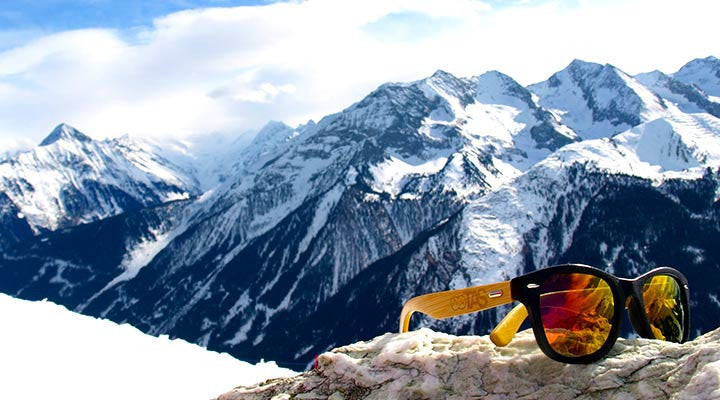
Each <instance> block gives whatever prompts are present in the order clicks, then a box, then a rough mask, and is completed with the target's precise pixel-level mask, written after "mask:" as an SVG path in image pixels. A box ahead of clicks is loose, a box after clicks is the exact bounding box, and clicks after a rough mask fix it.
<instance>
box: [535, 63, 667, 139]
mask: <svg viewBox="0 0 720 400" xmlns="http://www.w3.org/2000/svg"><path fill="white" fill-rule="evenodd" d="M528 89H530V90H531V91H532V92H533V93H535V94H536V95H537V96H538V97H539V98H540V105H541V106H543V107H545V108H547V109H549V110H551V111H553V112H555V113H557V114H558V115H559V116H560V120H561V121H562V123H563V124H565V125H567V126H569V127H570V128H572V129H573V130H574V131H575V132H577V133H578V135H580V136H581V137H582V138H583V139H597V138H601V137H609V136H612V135H614V134H616V133H620V132H622V131H624V130H627V129H629V128H631V127H633V126H635V125H638V124H640V123H642V122H647V121H651V120H653V119H656V118H660V117H663V116H665V115H666V114H667V105H666V104H665V102H664V101H663V99H662V98H660V97H659V96H658V95H657V94H656V93H654V92H652V91H651V90H650V89H648V88H647V87H645V86H643V85H642V84H641V83H640V82H638V81H637V80H636V79H635V78H633V77H631V76H630V75H628V74H626V73H624V72H623V71H621V70H620V69H618V68H616V67H614V66H612V65H609V64H606V65H600V64H596V63H590V62H585V61H581V60H574V61H573V62H572V63H570V65H568V66H567V68H565V69H564V70H562V71H559V72H557V73H555V74H553V75H552V76H551V77H550V78H549V79H548V80H547V81H544V82H540V83H536V84H534V85H530V86H529V87H528Z"/></svg>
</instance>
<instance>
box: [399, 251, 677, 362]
mask: <svg viewBox="0 0 720 400" xmlns="http://www.w3.org/2000/svg"><path fill="white" fill-rule="evenodd" d="M689 298H690V291H689V289H688V282H687V279H686V278H685V277H684V276H683V275H682V274H681V273H680V272H679V271H678V270H676V269H674V268H668V267H663V268H657V269H654V270H652V271H650V272H648V273H646V274H643V275H641V276H640V277H638V278H635V279H625V278H618V277H615V276H613V275H611V274H609V273H607V272H605V271H603V270H600V269H597V268H593V267H590V266H587V265H580V264H566V265H558V266H554V267H549V268H545V269H540V270H537V271H533V272H530V273H528V274H525V275H522V276H518V277H517V278H514V279H512V280H510V281H505V282H500V283H493V284H489V285H482V286H475V287H470V288H466V289H458V290H448V291H445V292H437V293H428V294H425V295H422V296H418V297H413V298H412V299H410V300H408V301H407V302H406V303H405V305H404V306H403V309H402V313H401V314H400V333H403V332H407V331H408V328H409V325H410V317H411V316H412V314H413V313H414V312H420V313H423V314H426V315H429V316H430V317H433V318H438V319H442V318H448V317H454V316H458V315H463V314H468V313H473V312H477V311H482V310H487V309H490V308H493V307H497V306H500V305H503V304H509V303H512V302H513V301H515V300H516V301H519V302H520V304H518V305H517V306H515V308H513V309H512V310H511V311H510V312H509V313H508V314H507V315H506V316H505V318H503V319H502V321H500V323H498V325H497V326H496V327H495V329H493V331H492V333H491V334H490V340H492V342H493V343H495V345H497V346H505V345H507V344H508V343H510V341H511V340H512V338H513V337H514V336H515V333H517V331H518V329H520V325H521V324H522V323H523V321H524V320H525V318H527V317H528V316H529V317H530V323H531V326H532V329H533V332H534V334H535V339H536V340H537V342H538V345H539V346H540V349H541V350H542V351H543V353H545V354H546V355H547V356H548V357H550V358H552V359H553V360H556V361H560V362H565V363H571V364H583V363H589V362H593V361H596V360H598V359H600V358H602V357H603V356H605V355H606V354H607V353H608V352H609V351H610V349H611V348H612V346H613V345H614V344H615V341H616V340H617V337H618V335H619V332H620V323H621V321H622V314H623V308H625V309H627V310H628V315H629V317H630V322H631V324H632V326H633V328H634V329H635V331H636V332H637V333H638V334H639V335H640V336H642V337H644V338H650V339H661V340H666V341H670V342H676V343H682V342H684V341H686V340H687V339H688V332H689V330H690V308H689V301H688V300H689Z"/></svg>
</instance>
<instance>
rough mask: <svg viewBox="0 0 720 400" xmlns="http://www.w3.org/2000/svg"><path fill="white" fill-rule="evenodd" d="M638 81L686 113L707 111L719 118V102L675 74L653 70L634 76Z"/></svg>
mask: <svg viewBox="0 0 720 400" xmlns="http://www.w3.org/2000/svg"><path fill="white" fill-rule="evenodd" d="M635 79H637V80H638V82H640V83H642V84H643V85H645V86H646V87H648V88H650V89H651V90H653V91H654V92H655V93H657V94H658V95H660V96H661V97H662V98H663V99H665V100H666V102H670V103H672V104H673V105H675V106H676V107H678V108H679V109H680V110H681V111H682V112H686V113H708V114H711V115H714V116H715V117H719V118H720V102H718V101H713V100H718V99H713V98H711V96H708V95H707V93H705V92H703V91H702V90H701V89H699V88H698V86H696V85H695V84H693V83H686V82H683V81H681V80H680V79H678V78H676V77H675V76H671V75H667V74H665V73H663V72H661V71H658V70H655V71H651V72H646V73H642V74H638V75H636V76H635Z"/></svg>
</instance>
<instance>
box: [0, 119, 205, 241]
mask: <svg viewBox="0 0 720 400" xmlns="http://www.w3.org/2000/svg"><path fill="white" fill-rule="evenodd" d="M158 153H159V151H158V150H157V149H155V148H153V147H151V146H150V145H149V144H148V143H145V142H140V141H136V140H132V139H129V138H121V139H115V140H109V141H103V142H99V141H95V140H92V139H91V138H89V137H88V136H86V135H84V134H82V133H81V132H79V131H77V130H75V129H74V128H72V127H70V126H68V125H65V124H61V125H59V126H58V127H57V128H55V130H53V132H52V133H51V134H50V135H49V136H48V137H47V138H45V140H43V142H42V143H41V145H40V146H39V147H37V148H35V149H33V150H31V151H29V152H24V153H20V154H18V155H16V156H15V157H12V158H10V159H8V160H6V161H4V162H2V163H0V202H1V203H0V205H1V206H2V208H1V209H0V212H2V219H3V220H4V221H7V223H6V224H3V225H2V229H3V233H4V234H3V238H6V239H11V240H12V238H15V239H16V240H20V239H24V238H27V237H28V236H29V234H35V235H36V234H40V233H43V232H47V231H52V230H56V229H59V228H63V227H68V226H74V225H78V224H83V223H88V222H92V221H96V220H99V219H103V218H106V217H108V216H112V215H117V214H119V213H122V212H124V211H129V210H135V209H140V208H143V207H147V206H153V205H157V204H160V203H164V202H168V201H174V200H180V199H187V198H189V197H190V196H193V195H197V194H198V185H197V182H196V181H195V179H194V178H193V177H192V176H191V175H190V174H188V173H186V171H184V170H183V169H182V168H180V167H178V166H177V165H174V164H172V163H171V162H169V161H167V160H166V159H164V158H162V157H161V156H160V155H159V154H158ZM2 242H5V240H2ZM2 244H3V243H1V242H0V245H2Z"/></svg>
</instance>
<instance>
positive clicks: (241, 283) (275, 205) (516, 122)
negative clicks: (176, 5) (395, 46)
mask: <svg viewBox="0 0 720 400" xmlns="http://www.w3.org/2000/svg"><path fill="white" fill-rule="evenodd" d="M698 68H699V67H698ZM693 71H695V72H694V73H699V72H697V71H696V70H693ZM709 71H711V69H709ZM666 77H667V79H665V78H663V76H660V75H658V76H653V77H652V78H653V79H654V80H653V79H650V78H649V75H648V76H645V77H642V76H639V77H637V78H634V77H630V76H629V75H627V74H625V73H624V72H622V71H621V70H619V69H617V68H616V67H613V66H609V65H606V66H602V65H597V64H591V63H584V62H581V61H575V62H573V63H572V64H571V65H570V66H568V68H566V69H565V70H563V71H560V72H558V73H557V74H555V75H553V77H551V78H550V79H549V80H548V81H547V82H543V83H540V84H537V85H533V86H531V87H529V88H524V87H522V86H520V85H519V84H517V83H516V82H515V81H514V80H512V78H510V77H508V76H506V75H503V74H501V73H499V72H488V73H486V74H483V75H480V76H477V77H473V78H469V79H464V78H456V77H454V76H452V75H450V74H448V73H445V72H442V71H439V72H437V73H436V74H434V75H433V76H431V77H429V78H427V79H424V80H421V81H417V82H412V83H392V84H385V85H383V86H381V87H379V88H378V89H377V90H375V91H374V92H372V93H371V94H369V95H368V96H367V97H366V98H365V99H363V100H361V101H360V102H358V103H356V104H354V105H352V106H350V107H348V108H347V109H345V110H343V111H342V112H340V113H337V114H334V115H330V116H327V117H325V118H323V119H322V120H321V121H319V122H318V123H317V124H315V123H311V124H308V125H305V126H302V127H299V128H297V129H292V128H290V127H287V126H285V125H283V124H281V123H276V122H273V123H270V124H268V126H267V127H266V128H264V129H263V130H262V131H261V132H260V133H259V134H258V136H257V137H256V139H255V141H254V142H252V143H250V144H249V145H248V146H247V147H246V148H245V149H244V150H242V151H239V152H237V153H236V155H235V156H234V157H233V156H229V155H224V156H223V157H220V156H218V158H222V159H223V160H225V159H228V160H230V159H231V160H232V161H230V162H229V164H228V165H227V167H226V168H222V170H223V171H224V172H223V176H222V177H221V178H215V179H214V180H213V182H220V183H219V184H217V185H216V186H213V188H212V189H211V190H208V191H206V192H203V191H202V188H204V187H207V186H208V184H207V182H206V181H204V180H203V179H204V178H203V177H202V176H200V175H202V174H200V173H199V172H198V171H201V170H203V168H201V167H200V166H196V165H192V164H186V163H184V162H180V161H178V159H176V158H173V157H170V156H167V154H168V153H167V152H166V151H164V150H163V149H162V148H159V147H157V146H155V145H150V144H147V143H138V142H133V141H132V140H130V139H128V138H124V139H122V140H116V141H105V142H96V141H93V140H92V139H90V138H89V137H87V136H85V135H83V134H81V133H79V132H78V131H76V130H74V129H72V128H70V127H68V126H64V125H63V126H60V127H58V128H57V129H56V130H55V131H54V132H53V133H52V134H51V135H50V136H49V137H48V139H46V140H45V141H44V142H43V146H41V147H38V148H37V149H34V150H33V151H32V152H28V153H23V154H20V155H17V156H15V157H14V158H11V159H10V160H8V161H4V162H3V163H0V179H1V180H0V183H2V184H3V185H4V186H0V189H2V190H0V220H1V221H2V223H3V224H2V226H0V230H2V234H3V235H2V237H3V239H2V241H0V244H1V245H2V246H3V247H2V248H3V251H2V253H1V255H0V291H3V292H5V293H9V294H12V295H14V296H18V297H23V298H29V299H42V298H48V299H51V300H53V301H55V302H58V303H61V304H65V305H67V306H68V307H70V308H72V309H74V310H76V311H80V312H83V313H86V314H90V315H95V316H102V317H106V318H110V319H112V320H115V321H118V322H129V323H131V324H133V325H135V326H137V327H139V328H140V329H142V330H144V331H146V332H150V333H152V334H156V335H159V334H169V335H171V336H173V337H182V338H184V339H187V340H189V341H193V342H195V343H199V344H202V345H204V346H207V347H209V348H210V349H214V350H222V351H227V352H230V353H231V354H234V355H235V356H237V357H240V358H243V359H249V360H254V359H259V358H268V359H274V360H278V361H280V362H281V363H286V364H287V365H294V364H293V363H299V365H303V366H304V365H305V364H306V363H307V362H308V361H309V360H311V359H312V357H313V355H315V354H317V353H318V352H321V351H323V350H325V349H327V348H329V347H331V346H333V345H338V344H343V343H347V342H350V341H354V340H359V339H364V338H369V337H372V336H374V335H376V334H379V333H382V332H385V331H394V330H396V329H397V318H398V314H399V311H400V308H401V307H402V303H403V302H404V301H405V300H407V299H408V298H410V297H412V296H415V295H419V294H422V293H426V292H430V291H437V290H446V289H451V288H461V287H466V286H470V285H476V284H481V283H490V282H494V281H501V280H506V279H510V278H512V277H513V276H516V275H517V274H520V273H523V272H526V271H530V270H533V269H536V268H541V267H544V266H547V265H552V264H557V263H564V262H579V263H586V264H591V265H595V266H597V267H600V268H603V269H606V270H610V271H613V272H614V273H616V274H617V275H618V276H633V275H637V274H639V273H642V272H644V271H647V270H649V269H651V268H653V267H655V266H660V265H673V266H676V267H677V268H679V269H680V270H681V271H683V272H684V273H686V274H687V276H688V278H689V279H690V282H691V291H692V293H693V302H694V303H693V306H694V307H695V309H697V312H696V311H693V313H692V317H693V329H694V330H696V331H706V330H709V329H711V328H714V327H717V326H718V325H720V319H717V318H714V317H712V315H720V314H718V313H717V311H718V310H717V308H720V302H718V301H717V298H718V293H717V291H716V289H715V288H714V287H713V286H712V285H710V284H708V283H706V282H707V281H708V280H707V279H702V276H703V275H702V274H718V273H720V271H718V268H720V267H718V265H719V264H718V262H719V261H720V259H719V258H718V257H719V256H720V255H719V254H717V250H716V249H715V247H713V243H717V239H718V238H720V237H719V236H720V214H719V212H720V211H719V208H718V207H719V206H718V193H720V190H719V189H718V167H719V166H720V120H719V119H718V118H717V117H716V116H715V114H713V112H712V110H714V108H713V107H714V106H713V104H717V103H715V102H714V98H713V97H712V96H711V95H707V94H705V92H703V91H701V89H698V87H699V86H693V85H692V84H689V83H685V82H683V81H680V80H679V79H678V78H676V77H675V76H674V75H673V76H669V75H667V76H666ZM673 80H675V81H677V82H679V83H677V82H676V83H673V84H667V82H674V81H673ZM643 82H645V84H644V83H643ZM648 82H650V83H648ZM663 82H664V83H663ZM704 82H705V81H704ZM651 83H652V84H651ZM704 84H705V85H707V82H705V83H704ZM673 85H675V86H673ZM677 87H681V88H683V90H686V89H687V90H686V91H683V92H678V91H674V89H673V88H677ZM663 88H665V89H667V90H665V89H663ZM688 93H690V94H688ZM572 96H575V97H577V98H574V97H572ZM694 96H695V97H694ZM697 96H700V97H697ZM703 96H704V97H703ZM573 99H574V100H573ZM693 99H695V100H697V99H701V100H697V101H695V100H693ZM693 107H694V108H693ZM593 137H597V138H598V139H595V140H587V139H588V138H593ZM581 139H586V140H581ZM170 160H172V161H170ZM204 170H205V171H207V170H215V169H212V168H205V169H204ZM38 171H39V172H38ZM47 171H50V172H47ZM38 176H42V181H40V180H38V178H37V177H38ZM36 182H41V183H36ZM78 182H80V183H78ZM40 185H42V186H43V190H39V189H37V188H38V187H39V186H40ZM44 207H50V208H48V210H51V211H52V212H51V213H47V215H46V214H44V213H42V212H39V211H38V210H45V208H44ZM701 271H702V272H701ZM506 310H507V308H501V309H499V310H495V311H489V312H485V313H481V314H477V315H469V316H463V317H458V318H453V319H449V320H444V321H435V320H431V319H428V318H424V317H416V318H415V319H414V320H413V326H418V325H424V326H433V327H435V328H438V329H442V330H446V331H449V332H453V333H458V334H460V333H485V332H487V330H489V329H491V327H492V325H493V324H494V323H496V322H497V321H498V320H499V318H501V317H502V316H503V312H504V311H506ZM694 332H695V331H694Z"/></svg>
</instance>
